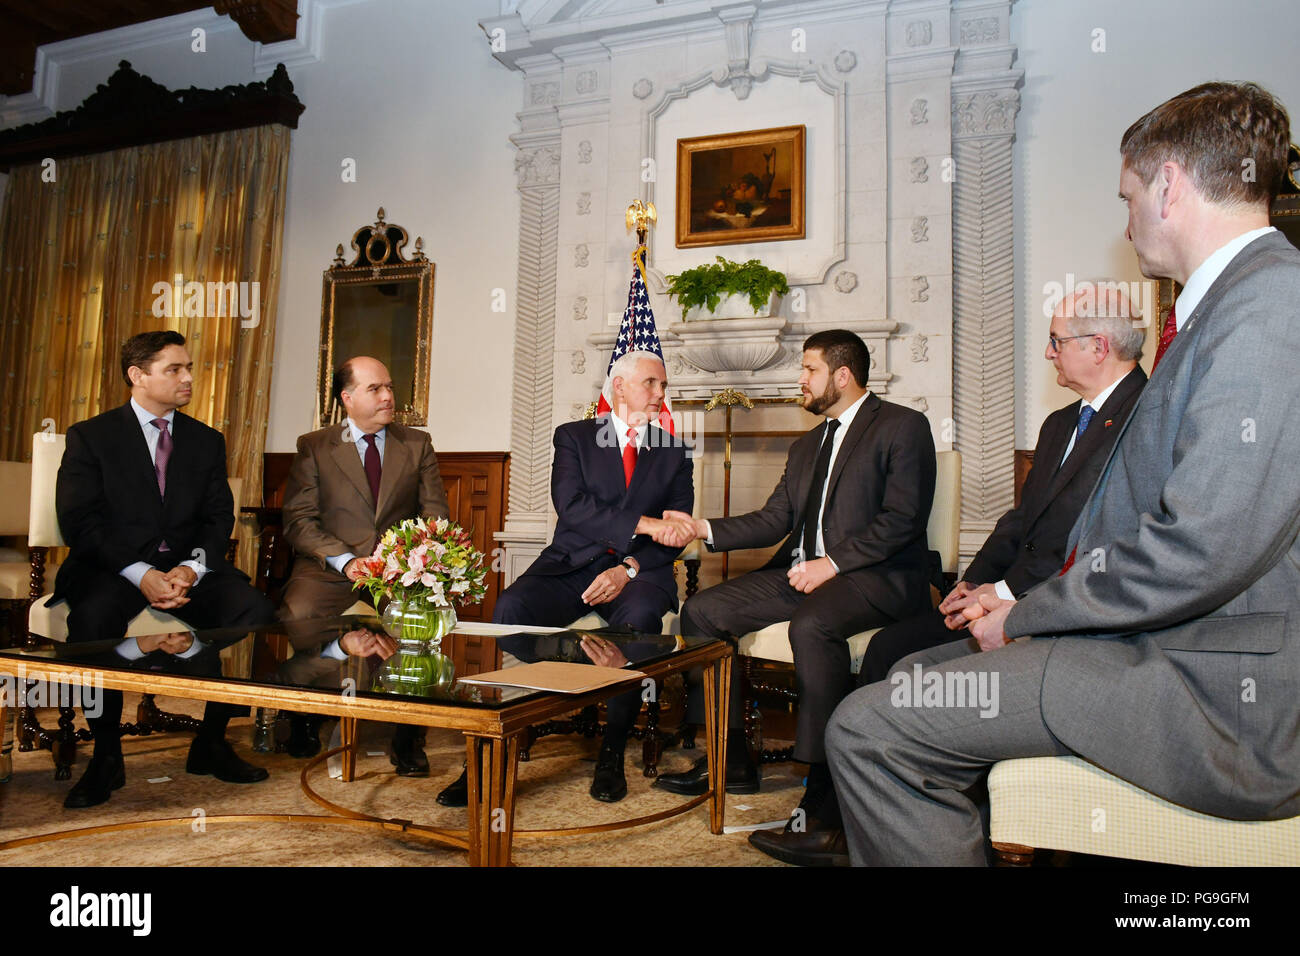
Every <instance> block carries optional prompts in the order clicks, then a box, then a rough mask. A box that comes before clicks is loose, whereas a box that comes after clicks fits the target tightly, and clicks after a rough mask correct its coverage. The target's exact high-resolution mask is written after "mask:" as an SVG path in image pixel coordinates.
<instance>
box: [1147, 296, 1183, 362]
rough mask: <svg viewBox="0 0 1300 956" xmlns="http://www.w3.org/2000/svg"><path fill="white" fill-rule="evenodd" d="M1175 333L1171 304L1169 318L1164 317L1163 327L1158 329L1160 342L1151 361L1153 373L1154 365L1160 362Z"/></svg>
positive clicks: (1176, 331)
mask: <svg viewBox="0 0 1300 956" xmlns="http://www.w3.org/2000/svg"><path fill="white" fill-rule="evenodd" d="M1177 334H1178V323H1177V321H1175V319H1174V308H1173V306H1170V307H1169V318H1167V319H1165V327H1164V328H1163V329H1161V330H1160V344H1158V345H1157V346H1156V359H1155V361H1154V362H1152V363H1151V371H1152V373H1153V374H1154V373H1155V370H1156V366H1157V365H1159V364H1160V359H1161V357H1162V356H1163V355H1164V354H1165V350H1166V349H1168V348H1169V343H1171V342H1172V341H1173V340H1174V336H1175V335H1177Z"/></svg>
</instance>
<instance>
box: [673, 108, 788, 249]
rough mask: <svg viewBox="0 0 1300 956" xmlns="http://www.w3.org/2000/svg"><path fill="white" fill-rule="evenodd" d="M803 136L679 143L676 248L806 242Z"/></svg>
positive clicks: (784, 133) (755, 134) (756, 133)
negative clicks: (749, 243)
mask: <svg viewBox="0 0 1300 956" xmlns="http://www.w3.org/2000/svg"><path fill="white" fill-rule="evenodd" d="M806 144H807V129H806V128H805V127H803V126H778V127H774V128H772V129H757V130H747V131H745V132H741V133H723V134H719V135H716V136H693V137H690V138H687V139H679V140H678V141H677V248H679V249H684V248H690V247H694V246H729V245H733V244H736V243H742V242H773V241H780V240H785V239H802V238H804V209H805V199H806V193H805V182H804V169H805V149H806Z"/></svg>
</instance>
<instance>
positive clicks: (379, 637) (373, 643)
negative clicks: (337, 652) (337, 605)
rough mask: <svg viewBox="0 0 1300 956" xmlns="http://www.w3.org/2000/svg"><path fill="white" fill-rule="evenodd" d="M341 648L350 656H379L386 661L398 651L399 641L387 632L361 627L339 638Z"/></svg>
mask: <svg viewBox="0 0 1300 956" xmlns="http://www.w3.org/2000/svg"><path fill="white" fill-rule="evenodd" d="M339 648H340V649H341V650H342V651H343V653H344V654H347V655H348V656H349V657H378V658H379V659H380V660H383V661H386V660H388V659H389V658H390V657H392V656H393V655H394V654H396V653H397V641H395V640H393V639H392V638H391V637H389V636H388V635H387V634H376V633H375V632H374V631H371V630H367V629H366V628H364V627H359V628H357V629H356V630H353V631H348V632H347V633H346V634H344V635H343V636H342V637H340V638H339Z"/></svg>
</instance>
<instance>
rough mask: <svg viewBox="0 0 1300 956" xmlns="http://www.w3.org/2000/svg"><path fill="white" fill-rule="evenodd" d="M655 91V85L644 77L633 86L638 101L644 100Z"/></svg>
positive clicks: (633, 93)
mask: <svg viewBox="0 0 1300 956" xmlns="http://www.w3.org/2000/svg"><path fill="white" fill-rule="evenodd" d="M654 91H655V85H654V84H653V83H651V82H650V81H649V80H647V79H646V78H645V77H644V76H643V77H641V79H639V80H637V81H636V82H635V83H633V84H632V95H633V96H635V97H636V98H637V99H638V100H643V99H645V98H646V97H647V96H649V95H650V94H651V93H653V92H654Z"/></svg>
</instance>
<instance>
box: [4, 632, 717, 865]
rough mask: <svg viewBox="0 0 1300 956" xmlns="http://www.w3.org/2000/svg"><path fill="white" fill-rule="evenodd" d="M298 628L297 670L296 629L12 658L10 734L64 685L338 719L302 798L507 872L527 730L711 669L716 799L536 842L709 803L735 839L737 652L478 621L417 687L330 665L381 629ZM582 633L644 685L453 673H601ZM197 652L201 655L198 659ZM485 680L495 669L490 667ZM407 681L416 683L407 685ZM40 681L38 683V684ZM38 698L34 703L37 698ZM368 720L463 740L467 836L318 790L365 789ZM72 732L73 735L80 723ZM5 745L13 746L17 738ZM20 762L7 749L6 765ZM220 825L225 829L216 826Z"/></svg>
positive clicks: (709, 718) (7, 666) (708, 732)
mask: <svg viewBox="0 0 1300 956" xmlns="http://www.w3.org/2000/svg"><path fill="white" fill-rule="evenodd" d="M289 627H293V628H297V629H298V633H296V634H295V635H293V641H292V643H294V644H296V645H297V646H299V647H303V648H304V649H303V650H301V651H299V652H298V653H296V654H294V655H293V656H292V657H291V658H290V659H289V660H287V661H283V660H277V659H276V658H277V657H279V656H283V655H282V654H281V655H276V654H271V653H268V652H267V649H268V648H285V647H287V646H288V645H289V644H290V640H289V637H290V635H289V633H288V631H287V630H286V625H283V624H276V625H273V626H270V627H266V628H262V629H260V630H258V631H252V632H250V631H247V630H243V629H240V630H234V629H223V630H206V631H199V632H197V633H196V634H195V635H194V644H193V645H192V646H191V647H189V648H186V649H184V650H182V651H180V653H179V654H178V653H169V652H164V651H162V650H158V651H153V652H152V653H149V654H147V655H145V656H144V657H143V658H140V659H138V660H128V659H127V658H126V657H124V656H123V655H122V654H121V652H120V650H119V647H118V645H119V643H120V642H116V641H114V642H105V643H96V644H56V645H53V646H47V647H43V648H40V649H38V650H35V651H24V650H20V649H16V648H13V649H6V650H0V684H3V686H0V726H6V723H5V722H6V721H7V720H9V719H10V717H9V715H8V714H7V713H6V707H14V705H15V702H17V701H20V700H21V695H22V693H23V689H25V688H27V687H32V688H36V687H38V686H39V687H41V688H42V689H43V691H44V693H45V696H44V697H43V698H41V699H40V700H38V701H36V702H37V703H38V705H39V704H41V703H43V702H44V701H50V700H54V699H57V698H58V694H57V691H58V690H59V689H60V687H65V693H64V698H63V701H64V703H66V702H67V700H68V699H69V698H68V697H67V693H66V685H88V686H94V687H99V688H104V689H109V690H122V691H133V692H137V693H141V694H164V695H168V696H172V697H181V698H187V699H193V700H204V701H209V700H211V701H221V702H225V703H231V704H246V705H248V706H251V707H263V708H275V709H282V710H291V711H298V712H303V713H314V714H322V715H328V716H334V717H338V718H340V726H341V729H342V746H341V747H340V748H336V749H335V750H331V751H328V752H326V753H321V754H320V755H318V756H317V757H315V758H314V759H313V760H312V761H311V763H309V764H308V765H307V766H306V767H305V768H304V770H303V772H302V786H303V790H304V792H305V793H306V794H307V796H308V797H310V798H311V799H312V800H313V801H314V802H315V803H317V804H318V805H320V806H322V807H324V808H325V809H327V810H329V811H330V813H331V814H334V815H335V816H336V817H337V818H338V819H337V822H340V823H346V824H349V825H354V826H361V827H365V826H373V827H379V828H383V829H386V830H401V831H405V832H410V833H412V834H414V835H417V836H420V837H423V838H426V839H429V840H432V841H434V842H436V843H439V844H441V845H443V846H448V847H453V848H457V849H464V850H467V851H468V852H469V859H470V863H471V865H474V866H505V865H508V864H509V863H510V854H511V847H512V845H513V840H514V836H515V829H514V804H515V780H516V773H517V770H518V764H519V750H520V742H521V738H522V737H523V735H524V734H525V732H526V731H527V729H528V728H529V727H530V726H532V725H534V724H537V723H541V722H542V721H546V720H550V719H552V718H555V717H559V716H561V715H563V714H567V713H570V712H572V711H575V710H579V709H581V708H583V707H585V706H587V705H590V704H594V703H597V702H599V701H601V700H604V699H606V698H608V697H611V696H613V695H614V694H617V693H620V692H623V691H626V690H627V689H629V687H632V686H635V685H636V684H637V683H640V682H642V681H643V680H653V681H662V680H663V679H664V678H665V677H668V676H669V675H671V674H676V673H683V672H685V671H687V670H689V669H691V668H695V667H700V668H703V670H704V694H705V719H706V724H705V736H706V747H707V750H708V761H709V780H710V782H711V787H710V789H709V791H708V792H707V793H705V794H704V795H702V796H699V797H695V798H692V799H691V800H689V801H687V802H686V803H684V804H683V805H681V806H679V807H674V808H672V809H670V810H667V811H662V812H660V813H656V814H653V815H651V816H646V817H639V818H635V819H631V820H625V821H619V822H618V823H606V824H600V825H595V826H590V827H571V828H566V829H564V830H551V831H545V832H544V833H543V832H542V831H536V832H535V834H534V835H537V836H542V835H546V836H551V835H556V834H560V833H574V834H577V833H590V832H596V831H605V830H611V829H617V828H622V827H628V826H638V825H641V824H645V823H651V822H655V821H657V820H661V819H665V818H667V817H669V816H675V815H677V814H680V813H684V812H686V811H688V810H690V809H692V808H693V807H696V806H699V805H700V804H701V803H704V802H705V801H708V803H709V828H710V830H711V831H712V832H713V833H721V832H722V826H723V811H724V806H725V793H726V790H725V785H726V781H725V779H724V777H723V774H724V773H725V765H726V761H725V760H724V759H723V758H722V755H723V754H725V753H726V738H727V721H726V719H725V709H724V708H725V707H726V701H727V695H728V689H729V685H730V681H731V653H732V651H731V647H730V645H729V644H727V643H726V642H724V641H718V640H714V639H710V638H697V637H681V636H677V635H661V634H629V633H619V632H615V631H603V630H602V631H571V630H556V629H553V628H528V627H521V626H505V625H485V624H470V623H466V624H461V625H459V626H458V627H457V628H456V630H455V631H454V632H453V633H452V634H449V635H447V636H446V637H444V638H443V641H442V653H443V655H445V660H444V661H443V662H440V663H435V664H434V666H433V667H432V668H430V669H427V670H425V671H423V672H420V673H417V674H414V675H412V674H411V673H410V672H409V669H408V671H407V673H406V674H405V675H401V674H399V675H397V678H398V679H394V668H393V667H392V666H391V665H390V666H384V665H383V664H381V662H379V660H378V659H377V658H374V657H371V658H364V659H362V658H355V657H349V658H348V659H347V660H346V661H339V662H338V663H337V664H330V663H328V659H326V658H322V657H321V654H320V650H321V648H323V647H327V646H328V645H329V644H330V643H331V642H333V641H334V640H336V639H337V638H339V637H342V636H343V635H344V634H347V633H348V632H349V631H353V630H358V629H369V630H372V631H375V632H378V633H382V628H381V626H380V622H379V620H378V619H377V618H375V617H341V618H322V619H317V620H313V621H310V622H297V623H295V624H293V625H289ZM304 628H309V629H310V630H311V631H312V634H313V636H312V642H313V643H311V644H310V645H307V646H304V642H303V638H302V631H303V629H304ZM583 635H596V636H597V637H598V638H599V639H600V640H601V641H603V642H607V643H608V644H610V645H614V646H616V647H617V648H618V649H619V651H621V653H622V654H623V656H624V657H625V658H626V659H627V661H628V670H629V671H638V672H640V674H642V675H644V677H641V676H635V675H633V674H629V677H628V680H627V681H624V682H622V683H618V684H613V685H607V686H605V687H601V688H599V689H596V690H591V691H587V692H584V693H578V694H561V693H553V692H546V691H533V690H524V689H520V688H505V687H490V686H484V685H479V684H470V683H466V682H464V681H463V680H462V679H461V677H462V676H463V675H457V674H455V673H454V672H453V670H454V669H453V667H452V666H451V665H452V662H453V661H462V662H463V661H465V660H467V659H473V660H475V661H479V662H484V661H488V662H496V663H498V664H499V666H500V667H502V668H510V667H513V666H518V665H521V664H524V663H531V662H536V661H569V662H574V663H582V662H588V663H589V659H588V657H587V655H586V654H585V653H584V651H583V650H582V646H581V641H582V637H583ZM172 646H176V645H175V644H173V645H172ZM193 647H198V648H199V650H198V651H197V652H195V651H193ZM227 648H229V649H230V652H229V653H227V654H225V655H222V654H221V652H222V651H223V650H226V649H227ZM181 654H186V655H187V656H184V657H182V656H180V655H181ZM295 661H297V662H298V665H297V666H295V665H294V662H295ZM482 669H484V670H490V669H491V667H488V666H485V667H483V668H482ZM403 676H404V677H405V679H401V678H402V677H403ZM33 681H35V682H38V683H37V684H33V683H31V682H33ZM32 699H33V700H35V692H34V691H33V698H32ZM71 699H72V700H74V701H75V700H77V699H78V698H77V697H75V696H74V697H72V698H71ZM358 720H377V721H388V722H392V723H401V724H413V725H416V726H423V727H432V728H443V729H448V730H456V731H460V732H461V733H463V734H464V735H465V758H466V766H467V770H468V782H469V807H468V827H467V829H465V830H454V829H447V828H441V827H432V826H425V825H423V824H418V823H413V822H411V821H406V820H389V819H382V818H379V817H372V816H369V815H367V814H362V813H359V812H357V811H354V810H349V809H347V808H346V807H342V806H339V805H337V804H334V803H332V802H330V801H328V800H326V799H324V798H323V797H321V796H320V795H319V794H317V793H316V792H315V791H314V790H312V788H311V786H310V784H309V781H308V777H309V774H310V772H311V771H312V769H313V768H315V767H316V766H318V765H319V764H320V763H322V762H323V761H325V760H326V759H327V758H328V757H330V756H332V755H334V754H335V753H339V754H340V755H341V757H342V765H343V779H344V780H346V781H350V780H352V779H353V776H354V774H355V768H356V722H357V721H358ZM64 730H65V732H67V731H69V730H70V724H69V725H68V727H66V728H64ZM4 739H5V741H6V743H5V746H6V748H7V747H8V746H9V743H8V741H9V735H8V733H6V734H5V735H4ZM69 742H70V741H69ZM7 758H8V751H7V750H6V751H5V753H4V754H3V756H0V760H7ZM234 819H238V820H239V821H247V822H265V821H266V820H279V821H285V822H298V821H303V822H307V821H312V822H320V821H321V820H322V819H330V818H322V817H320V816H319V815H317V816H312V815H302V816H297V815H284V814H276V815H268V816H267V817H265V818H259V817H258V816H257V815H247V814H245V815H240V816H239V817H238V818H232V820H234ZM161 822H163V821H146V822H142V823H140V824H130V823H128V824H114V825H110V826H109V827H106V828H96V827H92V828H88V829H87V830H84V831H76V832H77V833H89V832H94V831H98V830H100V829H128V828H131V827H132V826H136V825H138V826H145V825H148V826H157V825H159V824H160V823H161ZM168 822H170V821H168ZM208 822H210V823H212V822H220V820H219V818H218V819H214V818H213V817H211V816H210V817H209V818H208ZM175 823H176V824H178V825H189V824H190V823H192V820H191V819H190V818H189V817H183V818H177V819H176V821H175ZM521 835H522V834H521ZM24 842H25V841H24Z"/></svg>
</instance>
